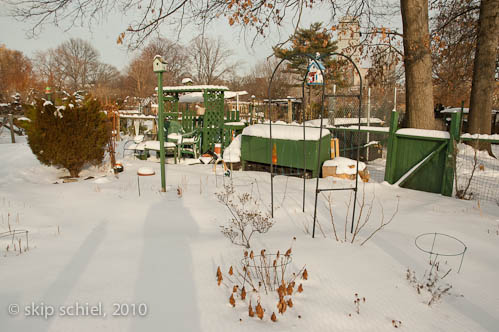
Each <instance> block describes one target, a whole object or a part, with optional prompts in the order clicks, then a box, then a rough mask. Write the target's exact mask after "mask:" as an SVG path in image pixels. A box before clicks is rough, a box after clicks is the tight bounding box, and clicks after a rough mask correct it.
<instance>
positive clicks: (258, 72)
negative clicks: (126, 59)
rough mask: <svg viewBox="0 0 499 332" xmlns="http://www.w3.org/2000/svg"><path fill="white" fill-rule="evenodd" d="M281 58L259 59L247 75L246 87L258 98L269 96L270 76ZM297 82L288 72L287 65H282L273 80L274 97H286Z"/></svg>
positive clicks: (272, 95)
mask: <svg viewBox="0 0 499 332" xmlns="http://www.w3.org/2000/svg"><path fill="white" fill-rule="evenodd" d="M279 61H280V59H278V58H276V57H274V56H272V57H270V58H268V59H265V60H261V61H259V62H258V63H257V64H256V65H255V66H254V67H253V68H252V70H251V72H250V73H249V74H248V75H247V76H246V77H245V80H246V87H245V89H246V90H248V92H249V93H250V94H252V95H255V96H256V97H257V98H258V99H265V98H268V95H269V93H268V86H269V83H270V78H271V77H272V73H273V72H274V69H275V68H276V67H277V64H278V63H279ZM293 83H295V81H294V79H293V77H292V75H289V74H288V73H286V65H285V64H283V65H281V66H280V67H279V68H278V69H277V71H276V73H275V74H274V79H273V82H272V91H271V97H272V98H285V97H286V96H288V95H289V94H290V89H291V87H292V85H293Z"/></svg>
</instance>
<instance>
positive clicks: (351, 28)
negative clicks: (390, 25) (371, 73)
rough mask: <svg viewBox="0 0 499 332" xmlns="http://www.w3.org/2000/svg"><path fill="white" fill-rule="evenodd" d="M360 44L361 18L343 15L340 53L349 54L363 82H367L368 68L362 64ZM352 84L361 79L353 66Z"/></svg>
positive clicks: (351, 70)
mask: <svg viewBox="0 0 499 332" xmlns="http://www.w3.org/2000/svg"><path fill="white" fill-rule="evenodd" d="M359 44H360V24H359V20H358V19H357V18H355V17H353V16H343V17H342V18H340V23H339V25H338V43H337V46H338V51H337V52H338V53H343V54H345V55H347V56H349V57H350V58H351V59H352V61H353V62H354V63H355V65H356V66H357V67H358V68H359V71H360V75H361V77H362V82H363V83H364V84H365V83H366V82H365V78H366V75H367V71H368V68H365V66H363V65H362V60H361V56H362V54H361V52H360V48H359ZM349 73H350V75H349V76H350V77H351V81H350V84H352V85H355V86H357V85H359V84H360V79H359V75H358V74H357V72H356V70H355V69H354V68H353V67H352V68H350V70H349Z"/></svg>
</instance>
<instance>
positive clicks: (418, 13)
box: [400, 0, 435, 129]
mask: <svg viewBox="0 0 499 332" xmlns="http://www.w3.org/2000/svg"><path fill="white" fill-rule="evenodd" d="M400 10H401V13H402V24H403V29H404V67H405V102H406V116H407V117H408V122H407V124H408V126H409V127H411V128H420V129H434V128H435V115H434V113H433V85H432V76H431V75H432V74H431V53H430V33H429V28H428V0H400Z"/></svg>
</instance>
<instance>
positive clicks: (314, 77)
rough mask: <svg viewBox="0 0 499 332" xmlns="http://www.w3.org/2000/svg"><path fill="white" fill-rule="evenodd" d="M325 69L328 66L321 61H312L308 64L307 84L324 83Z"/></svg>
mask: <svg viewBox="0 0 499 332" xmlns="http://www.w3.org/2000/svg"><path fill="white" fill-rule="evenodd" d="M325 70H326V67H324V65H323V64H322V63H321V62H320V61H318V60H316V61H312V62H311V63H310V65H309V66H308V72H307V85H323V84H324V78H323V76H322V72H323V71H325Z"/></svg>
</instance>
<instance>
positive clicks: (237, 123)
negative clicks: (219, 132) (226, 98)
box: [224, 122, 246, 126]
mask: <svg viewBox="0 0 499 332" xmlns="http://www.w3.org/2000/svg"><path fill="white" fill-rule="evenodd" d="M245 124H246V123H244V122H226V123H225V124H224V125H226V126H244V125H245Z"/></svg>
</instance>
